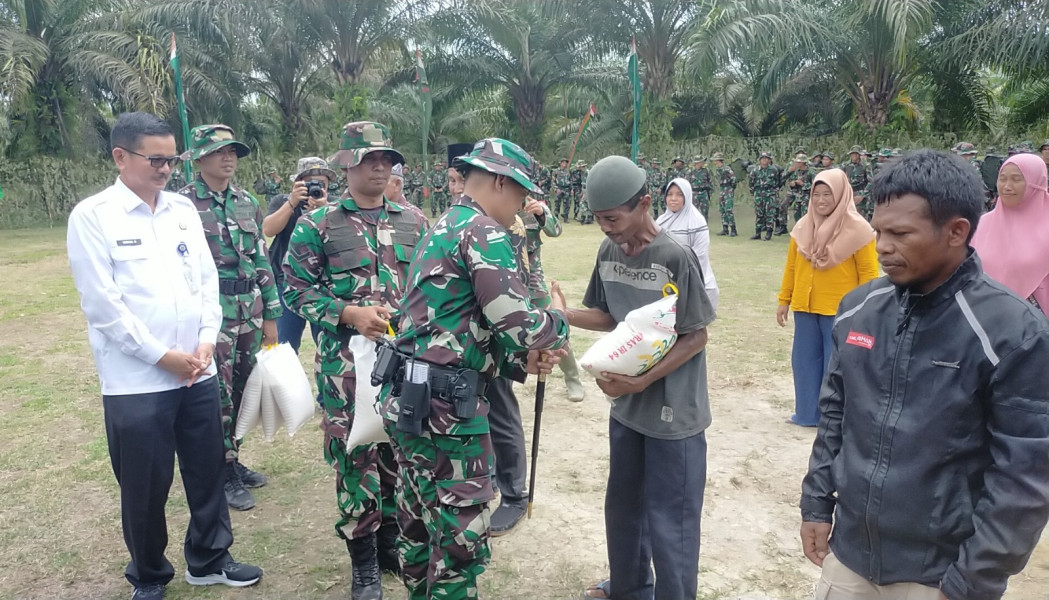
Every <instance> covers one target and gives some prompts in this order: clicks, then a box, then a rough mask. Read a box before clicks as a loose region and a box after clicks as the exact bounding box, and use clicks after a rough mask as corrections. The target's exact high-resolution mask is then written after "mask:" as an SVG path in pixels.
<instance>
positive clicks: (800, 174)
mask: <svg viewBox="0 0 1049 600" xmlns="http://www.w3.org/2000/svg"><path fill="white" fill-rule="evenodd" d="M814 176H815V175H814V174H813V170H812V169H804V170H802V169H795V170H793V171H791V172H790V173H787V190H788V191H790V193H792V194H795V195H804V196H806V197H807V196H808V195H809V192H811V191H812V178H813V177H814ZM792 183H800V184H801V185H791V184H792Z"/></svg>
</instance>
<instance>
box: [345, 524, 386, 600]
mask: <svg viewBox="0 0 1049 600" xmlns="http://www.w3.org/2000/svg"><path fill="white" fill-rule="evenodd" d="M375 537H376V536H375V534H374V533H373V534H371V535H369V536H367V537H362V538H357V539H355V540H346V547H347V548H348V549H349V551H350V560H351V561H352V562H353V584H352V586H351V587H350V599H351V600H382V574H381V573H380V572H379V558H378V556H377V554H376V545H375V544H376V540H375Z"/></svg>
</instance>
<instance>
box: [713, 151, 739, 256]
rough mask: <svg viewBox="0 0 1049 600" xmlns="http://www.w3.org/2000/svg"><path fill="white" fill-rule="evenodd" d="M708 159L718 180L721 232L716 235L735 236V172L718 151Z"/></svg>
mask: <svg viewBox="0 0 1049 600" xmlns="http://www.w3.org/2000/svg"><path fill="white" fill-rule="evenodd" d="M710 160H711V161H713V162H714V176H715V177H716V178H717V181H718V212H720V213H721V233H719V234H718V235H728V236H731V237H736V235H738V234H737V233H736V215H735V213H734V209H735V205H736V184H737V183H738V182H737V181H736V172H735V171H733V170H732V167H730V166H728V165H726V164H725V156H724V155H723V154H721V153H720V152H715V153H714V155H713V156H711V157H710ZM730 230H731V231H730Z"/></svg>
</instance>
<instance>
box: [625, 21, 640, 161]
mask: <svg viewBox="0 0 1049 600" xmlns="http://www.w3.org/2000/svg"><path fill="white" fill-rule="evenodd" d="M627 76H628V77H629V78H630V84H631V87H632V88H633V100H634V129H633V132H632V133H631V135H630V160H633V161H634V162H635V163H636V162H637V155H638V151H639V150H640V145H641V144H640V140H639V139H638V131H639V128H640V125H641V76H640V75H639V74H638V69H637V41H636V39H635V38H633V37H631V38H630V57H629V59H628V60H627Z"/></svg>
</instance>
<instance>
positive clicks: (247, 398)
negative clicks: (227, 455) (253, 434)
mask: <svg viewBox="0 0 1049 600" xmlns="http://www.w3.org/2000/svg"><path fill="white" fill-rule="evenodd" d="M261 409H262V369H260V368H259V365H258V364H257V363H256V365H255V368H254V369H252V370H251V375H249V376H248V381H247V382H246V383H245V384H244V394H243V395H242V396H241V398H240V411H239V412H237V430H236V431H235V432H234V437H236V438H237V439H238V440H242V439H244V436H245V435H247V434H248V432H249V431H251V430H252V429H254V428H255V425H257V424H258V422H259V413H260V412H261Z"/></svg>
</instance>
